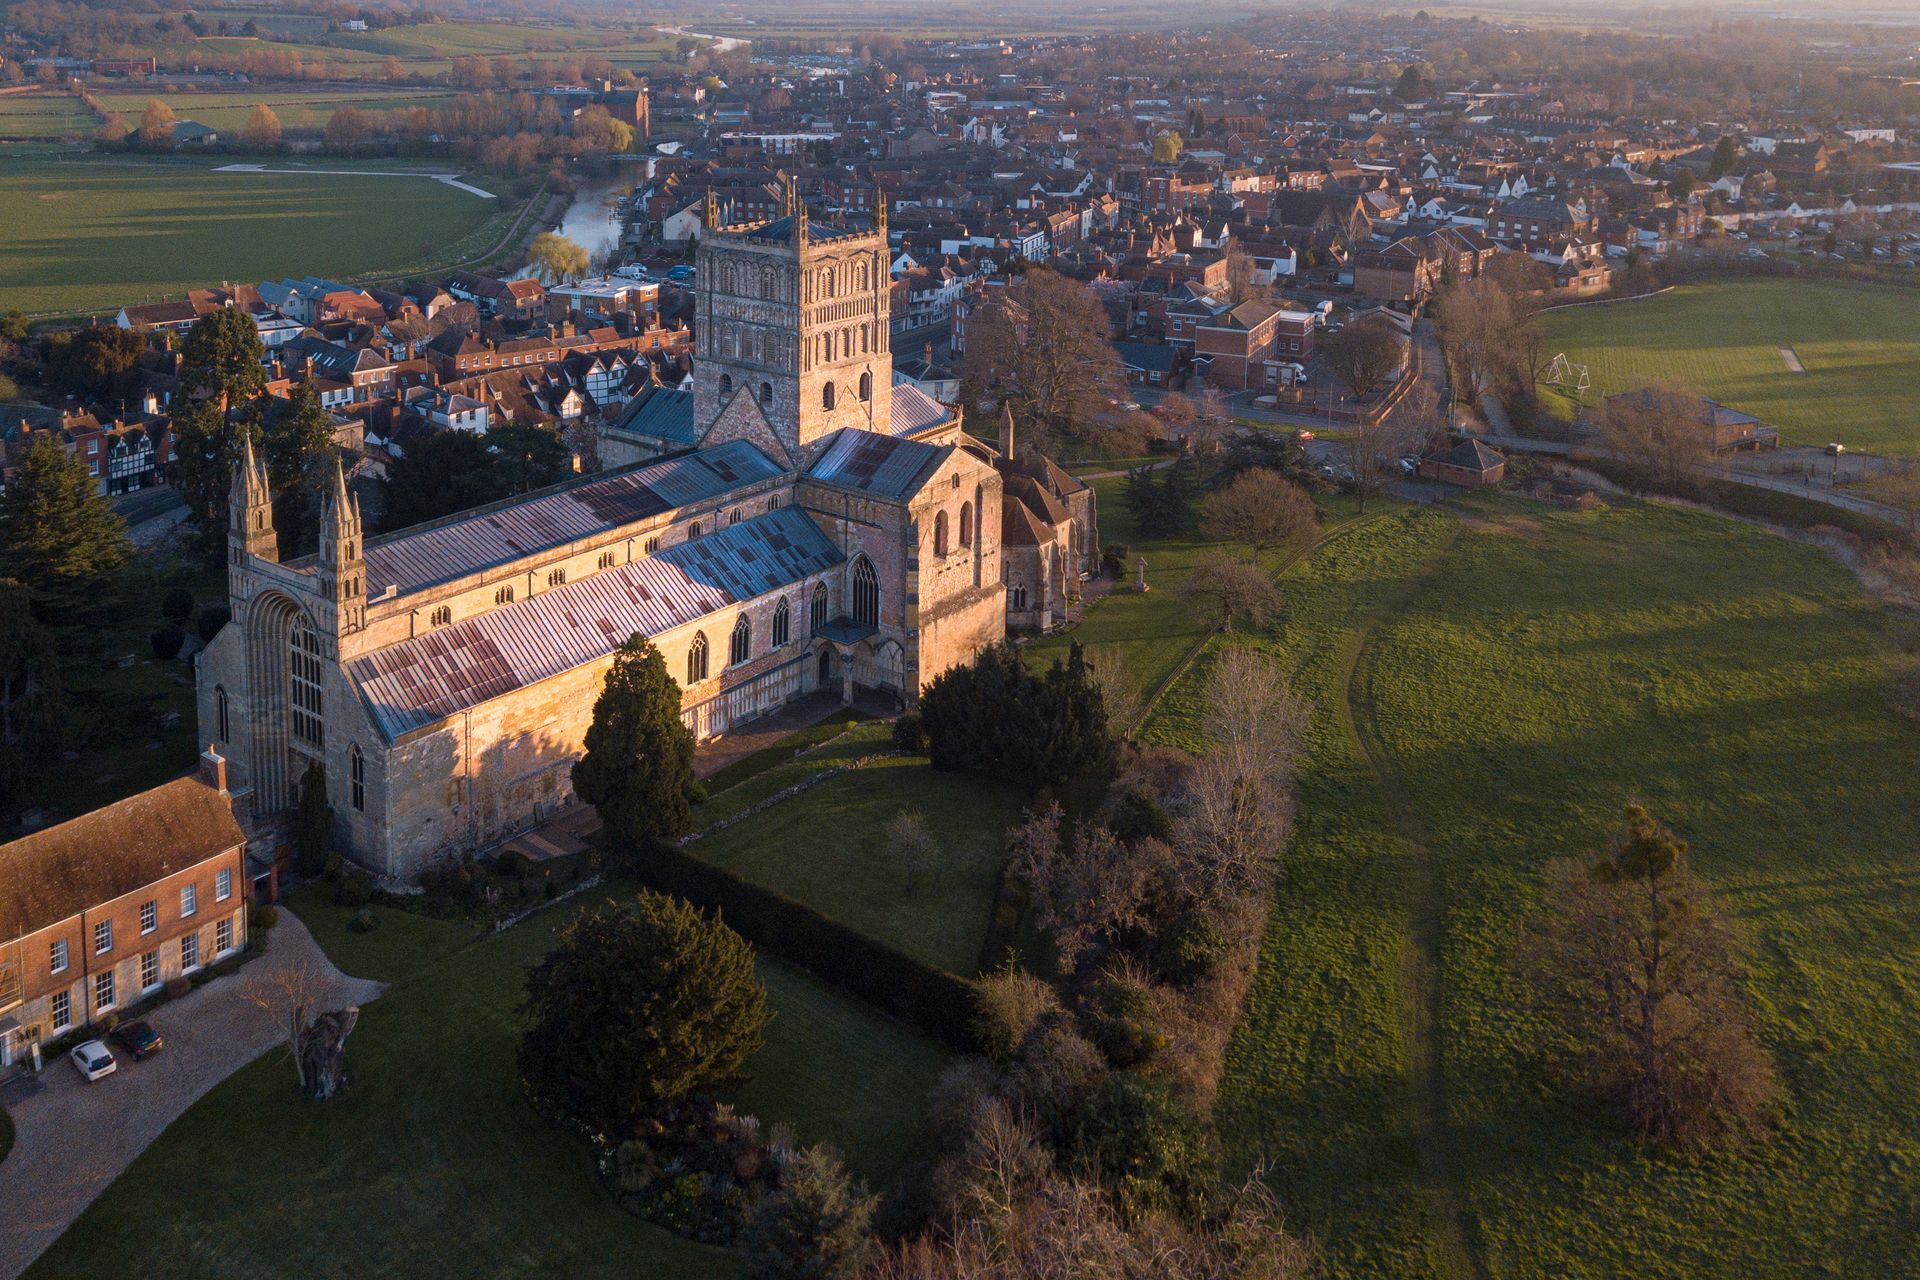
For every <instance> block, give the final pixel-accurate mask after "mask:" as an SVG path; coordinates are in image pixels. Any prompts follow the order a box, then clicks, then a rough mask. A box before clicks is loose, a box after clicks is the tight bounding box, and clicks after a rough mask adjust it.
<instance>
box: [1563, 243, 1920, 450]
mask: <svg viewBox="0 0 1920 1280" xmlns="http://www.w3.org/2000/svg"><path fill="white" fill-rule="evenodd" d="M1545 322H1546V326H1547V334H1548V337H1549V341H1550V344H1551V349H1552V350H1554V351H1564V352H1566V354H1567V358H1568V359H1569V360H1571V361H1573V362H1574V363H1576V364H1584V365H1586V366H1588V369H1589V373H1590V376H1591V378H1592V380H1593V386H1592V389H1591V390H1590V391H1589V392H1588V393H1587V395H1586V397H1585V399H1586V403H1587V404H1589V405H1591V404H1595V403H1597V402H1598V401H1599V398H1600V397H1601V396H1603V395H1607V394H1612V393H1614V392H1619V391H1629V390H1632V389H1634V388H1636V387H1641V386H1646V385H1648V384H1650V383H1656V382H1666V383H1672V384H1677V385H1681V386H1686V387H1690V388H1693V389H1695V390H1698V391H1701V392H1703V393H1705V394H1707V395H1710V396H1712V397H1714V398H1715V399H1717V400H1720V401H1721V402H1723V403H1725V404H1728V405H1731V406H1732V407H1734V408H1736V409H1740V410H1743V411H1745V412H1747V413H1751V414H1754V415H1756V416H1757V417H1759V418H1760V419H1762V420H1763V421H1765V422H1767V423H1769V424H1770V425H1772V426H1776V427H1778V428H1780V433H1781V436H1782V438H1783V439H1785V440H1787V441H1788V442H1790V443H1794V444H1808V445H1824V444H1827V443H1828V442H1829V441H1838V442H1839V443H1841V444H1844V445H1846V446H1847V447H1848V448H1849V449H1854V450H1860V451H1865V452H1872V453H1889V454H1901V455H1909V456H1911V455H1916V454H1920V414H1916V412H1915V411H1916V407H1920V397H1917V395H1916V384H1915V371H1916V370H1920V291H1915V290H1913V289H1901V288H1896V287H1893V286H1888V285H1874V284H1866V283H1843V282H1840V281H1834V280H1729V281H1716V282H1712V283H1708V284H1691V285H1682V286H1681V287H1679V288H1677V289H1675V290H1673V291H1672V292H1671V293H1665V294H1661V295H1659V296H1657V297H1652V298H1646V299H1641V300H1638V301H1633V302H1621V303H1615V304H1612V305H1608V306H1587V307H1570V308H1568V309H1566V310H1561V311H1551V312H1548V313H1547V315H1546V317H1545ZM1782 348H1786V349H1788V350H1791V351H1792V352H1793V353H1794V354H1795V355H1796V356H1797V357H1798V358H1799V360H1800V363H1801V365H1802V367H1803V368H1804V369H1805V372H1804V373H1795V372H1793V371H1791V369H1790V368H1789V367H1788V364H1787V360H1786V358H1785V357H1784V356H1783V355H1782V354H1781V349H1782Z"/></svg>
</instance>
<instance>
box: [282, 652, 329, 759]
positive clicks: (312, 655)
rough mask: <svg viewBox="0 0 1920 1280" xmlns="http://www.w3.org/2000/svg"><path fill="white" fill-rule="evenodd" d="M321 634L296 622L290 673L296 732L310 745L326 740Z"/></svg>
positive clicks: (298, 737) (297, 736) (299, 737)
mask: <svg viewBox="0 0 1920 1280" xmlns="http://www.w3.org/2000/svg"><path fill="white" fill-rule="evenodd" d="M320 670H321V668H320V637H319V636H317V635H315V634H314V633H313V632H312V631H311V630H309V629H308V628H307V627H305V626H303V625H300V624H298V623H296V624H295V625H294V628H293V652H292V661H291V662H290V663H289V664H288V668H287V671H288V675H289V676H290V677H291V682H292V686H293V736H294V737H295V738H296V739H298V740H299V741H301V742H304V743H307V744H309V745H310V746H315V747H318V746H322V745H324V744H325V742H326V734H325V731H324V730H325V724H326V722H325V720H324V718H323V715H322V712H323V705H322V702H321V697H320Z"/></svg>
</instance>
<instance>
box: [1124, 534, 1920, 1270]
mask: <svg viewBox="0 0 1920 1280" xmlns="http://www.w3.org/2000/svg"><path fill="white" fill-rule="evenodd" d="M1457 510H1458V512H1459V514H1452V513H1449V512H1447V511H1442V510H1434V509H1418V510H1405V509H1402V510H1398V511H1391V512H1389V513H1388V514H1384V515H1381V516H1379V517H1378V518H1376V519H1373V520H1369V521H1366V522H1364V523H1356V524H1354V525H1353V526H1352V527H1350V528H1349V529H1346V530H1343V531H1342V533H1341V534H1340V535H1339V536H1338V537H1336V538H1333V539H1330V540H1328V541H1327V542H1326V543H1325V544H1323V545H1322V547H1321V548H1320V549H1319V550H1318V552H1316V554H1315V555H1314V557H1313V558H1312V559H1310V560H1308V561H1304V562H1302V563H1300V564H1298V565H1296V566H1295V567H1294V568H1293V569H1291V570H1290V571H1289V572H1288V573H1286V574H1285V575H1284V576H1283V577H1282V579H1281V586H1282V589H1283V593H1284V595H1285V597H1286V601H1287V603H1286V606H1285V610H1284V615H1283V616H1282V617H1281V618H1280V619H1278V620H1277V621H1276V622H1275V624H1274V625H1273V626H1272V627H1270V628H1269V629H1268V630H1267V632H1266V633H1265V634H1264V635H1262V636H1261V637H1259V638H1258V639H1257V640H1254V639H1251V638H1249V639H1247V640H1244V641H1241V642H1244V643H1259V644H1262V645H1264V646H1267V647H1269V648H1270V649H1271V650H1272V651H1274V652H1275V653H1276V654H1278V655H1279V657H1280V658H1281V660H1282V662H1283V664H1284V665H1285V666H1286V667H1287V668H1288V669H1289V670H1291V671H1293V672H1294V673H1295V677H1294V678H1295V683H1296V687H1297V688H1299V689H1300V690H1301V691H1302V692H1303V693H1305V694H1307V695H1309V696H1310V697H1312V698H1313V699H1314V701H1315V707H1316V709H1315V715H1314V723H1313V728H1312V733H1311V739H1310V756H1309V759H1308V761H1307V764H1306V766H1305V768H1304V769H1303V772H1302V777H1301V782H1300V786H1301V816H1300V821H1299V828H1298V833H1297V835H1296V838H1295V840H1294V842H1293V843H1292V845H1291V846H1290V847H1289V850H1288V854H1287V864H1286V872H1285V875H1284V879H1283V882H1282V884H1281V886H1280V888H1279V890H1278V891H1277V893H1276V895H1275V901H1274V908H1273V915H1272V917H1271V919H1270V922H1269V927H1268V930H1267V936H1266V939H1265V941H1264V944H1263V948H1262V956H1261V965H1260V970H1259V973H1258V977H1257V981H1256V985H1255V989H1254V992H1253V995H1252V998H1251V1001H1250V1006H1249V1009H1248V1011H1247V1015H1246V1018H1245V1021H1244V1023H1243V1025H1242V1026H1241V1028H1240V1029H1239V1031H1238V1032H1237V1034H1236V1037H1235V1040H1234V1043H1233V1045H1232V1047H1231V1049H1230V1052H1229V1057H1228V1067H1227V1073H1226V1078H1225V1080H1224V1081H1223V1084H1222V1088H1221V1096H1220V1104H1219V1111H1218V1115H1219V1119H1220V1121H1221V1125H1222V1129H1223V1135H1224V1137H1225V1138H1226V1141H1227V1148H1228V1153H1229V1157H1230V1170H1229V1171H1230V1172H1233V1173H1237V1172H1238V1171H1239V1170H1241V1169H1244V1168H1246V1167H1248V1166H1249V1165H1251V1164H1252V1163H1253V1162H1254V1161H1255V1160H1257V1159H1261V1158H1264V1159H1266V1160H1267V1161H1268V1163H1269V1168H1270V1169H1271V1170H1272V1173H1271V1175H1270V1176H1271V1177H1272V1180H1273V1182H1274V1185H1275V1187H1276V1190H1277V1191H1278V1192H1279V1194H1280V1196H1281V1199H1282V1201H1283V1202H1284V1203H1285V1204H1286V1206H1287V1208H1288V1211H1289V1215H1290V1217H1289V1220H1290V1222H1292V1223H1295V1224H1297V1225H1298V1226H1300V1227H1302V1228H1305V1229H1307V1230H1310V1231H1312V1232H1313V1233H1314V1234H1315V1235H1317V1236H1318V1237H1319V1238H1320V1240H1321V1243H1322V1245H1323V1247H1324V1249H1325V1254H1326V1260H1327V1263H1328V1266H1329V1270H1330V1271H1331V1273H1332V1274H1334V1275H1336V1276H1378V1275H1410V1276H1411V1275H1473V1274H1481V1275H1487V1276H1490V1277H1510V1276H1511V1277H1534V1276H1541V1277H1545V1276H1573V1275H1583V1276H1584V1275H1592V1276H1603V1275H1626V1274H1632V1275H1641V1276H1662V1277H1667V1276H1670V1277H1675V1278H1678V1277H1741V1278H1743V1280H1744V1278H1745V1277H1773V1276H1777V1277H1789V1276H1804V1275H1810V1274H1832V1275H1840V1274H1881V1275H1893V1274H1913V1273H1914V1272H1915V1271H1916V1268H1920V1233H1916V1231H1915V1230H1914V1227H1915V1219H1914V1216H1913V1214H1914V1201H1913V1199H1912V1179H1913V1170H1914V1168H1915V1161H1916V1160H1917V1159H1920V1147H1916V1144H1915V1141H1914V1139H1913V1137H1912V1135H1913V1133H1914V1132H1915V1131H1916V1128H1920V1100H1917V1099H1916V1097H1915V1095H1914V1093H1913V1090H1912V1089H1911V1087H1910V1085H1911V1063H1912V1061H1913V1059H1914V1055H1915V1053H1916V1051H1917V1050H1920V1045H1917V1044H1916V1039H1920V1037H1917V1036H1916V1033H1915V1031H1914V1029H1913V1024H1912V1019H1911V1016H1910V1015H1911V1010H1912V993H1911V990H1910V986H1911V974H1912V973H1913V972H1914V971H1915V968H1916V965H1920V912H1916V911H1915V909H1914V908H1915V903H1916V895H1917V894H1920V867H1916V865H1915V863H1914V861H1913V851H1914V849H1915V848H1916V847H1920V804H1916V799H1920V797H1916V790H1917V789H1920V782H1916V778H1920V728H1916V727H1915V726H1914V725H1913V724H1911V723H1909V722H1907V721H1904V720H1901V719H1899V718H1898V717H1896V716H1895V715H1894V713H1892V712H1891V711H1890V710H1889V709H1888V707H1887V704H1886V701H1885V699H1884V689H1885V685H1886V682H1887V680H1888V679H1889V678H1890V676H1891V675H1892V674H1893V671H1894V664H1895V663H1896V661H1897V658H1896V656H1895V654H1894V647H1893V645H1892V644H1891V637H1890V632H1891V630H1892V629H1893V627H1894V625H1895V623H1894V620H1893V619H1892V618H1891V617H1890V615H1889V614H1888V613H1887V612H1886V611H1885V610H1883V609H1882V608H1881V607H1880V606H1879V605H1877V604H1876V603H1874V602H1873V601H1871V600H1870V599H1869V598H1868V597H1866V596H1865V595H1864V593H1863V592H1862V591H1861V590H1860V589H1859V588H1858V586H1857V585H1856V584H1855V583H1854V581H1853V579H1852V578H1851V576H1850V575H1849V574H1848V573H1847V572H1846V571H1845V570H1844V569H1842V568H1841V567H1840V566H1839V565H1838V564H1836V563H1835V562H1833V561H1832V560H1831V559H1829V558H1828V557H1827V556H1825V555H1824V554H1823V553H1821V552H1819V551H1817V550H1814V549H1812V548H1808V547H1803V546H1799V545H1796V544H1793V543H1789V542H1786V541H1784V540H1781V539H1777V538H1774V537H1773V536H1771V535H1769V534H1766V533H1763V532H1760V531H1758V530H1755V529H1753V528H1750V527H1748V526H1744V525H1741V524H1738V523H1736V522H1733V521H1729V520H1724V519H1720V518H1718V517H1714V516H1710V515H1705V514H1698V513H1692V512H1684V511H1679V510H1676V509H1672V508H1667V507H1661V506H1655V505H1643V504H1638V503H1631V502H1628V503H1623V504H1621V505H1616V506H1612V507H1607V508H1602V509H1600V510H1597V511H1594V512H1588V513H1573V512H1565V511H1559V510H1555V509H1552V508H1548V507H1545V506H1541V505H1538V504H1534V503H1530V502H1525V501H1522V500H1518V499H1511V498H1505V497H1498V496H1485V497H1478V498H1472V499H1465V500H1462V501H1460V502H1459V503H1458V504H1457ZM1219 643H1220V641H1218V640H1215V641H1213V642H1211V643H1210V646H1209V647H1210V649H1211V647H1212V646H1213V645H1217V644H1219ZM1204 670H1205V663H1204V660H1203V661H1202V662H1201V663H1200V664H1197V665H1196V667H1195V669H1194V670H1192V671H1191V672H1189V673H1188V674H1187V675H1186V676H1184V677H1183V678H1182V680H1181V681H1180V683H1179V684H1178V685H1176V687H1175V689H1174V690H1173V692H1172V693H1171V694H1170V695H1169V697H1168V698H1167V699H1166V700H1165V701H1164V702H1163V704H1162V709H1161V711H1160V712H1158V713H1157V714H1156V715H1155V716H1154V717H1153V718H1152V719H1150V721H1149V723H1148V726H1147V736H1149V737H1150V738H1155V739H1158V740H1162V741H1168V742H1178V743H1185V744H1191V743H1192V742H1194V741H1195V740H1196V739H1197V735H1198V732H1199V725H1198V722H1197V718H1196V715H1195V713H1194V712H1193V710H1192V708H1193V707H1194V706H1195V705H1196V704H1197V694H1196V695H1194V696H1187V695H1186V693H1185V691H1186V690H1187V689H1188V688H1189V687H1193V688H1197V685H1198V683H1199V681H1200V680H1201V679H1202V678H1203V676H1204ZM1634 797H1640V798H1644V799H1646V800H1647V801H1648V802H1650V803H1651V804H1652V806H1653V807H1654V808H1655V810H1656V811H1658V812H1659V813H1660V814H1661V815H1662V816H1663V817H1665V818H1666V819H1667V820H1668V821H1670V822H1672V823H1673V824H1674V826H1675V827H1676V828H1677V829H1678V830H1679V831H1680V832H1681V833H1682V834H1683V835H1685V836H1686V837H1687V838H1689V839H1690V840H1691V841H1692V842H1693V845H1694V850H1695V859H1696V865H1697V866H1698V867H1699V868H1700V870H1701V871H1702V873H1703V874H1704V875H1705V876H1706V877H1707V878H1708V879H1709V880H1710V881H1711V882H1712V883H1714V884H1715V886H1716V887H1717V888H1718V890H1719V892H1720V894H1721V897H1722V900H1723V903H1724V904H1725V906H1726V908H1727V909H1728V911H1729V913H1730V915H1731V916H1732V918H1733V920H1734V923H1735V925H1736V928H1737V929H1738V930H1739V931H1740V933H1741V934H1742V935H1743V938H1744V940H1745V942H1746V946H1747V954H1748V957H1749V961H1750V966H1751V967H1750V976H1749V983H1750V986H1751V988H1752V991H1753V994H1754V997H1755V1004H1756V1008H1757V1011H1758V1016H1759V1018H1760V1021H1761V1027H1762V1033H1763V1037H1764V1039H1765V1040H1766V1042H1767V1043H1768V1044H1769V1046H1770V1047H1771V1048H1772V1049H1773V1051H1774V1053H1775V1054H1776V1055H1777V1057H1778V1061H1779V1064H1780V1068H1781V1071H1782V1074H1783V1076H1784V1078H1785V1082H1786V1085H1787V1089H1788V1092H1789V1095H1790V1099H1791V1103H1790V1106H1791V1111H1790V1116H1789V1119H1788V1121H1787V1124H1786V1127H1785V1128H1784V1130H1783V1131H1782V1132H1780V1133H1779V1134H1778V1135H1776V1136H1775V1137H1774V1138H1773V1140H1772V1141H1770V1142H1768V1143H1766V1144H1764V1145H1762V1146H1760V1147H1758V1148H1755V1149H1753V1150H1751V1151H1748V1152H1744V1153H1737V1154H1734V1155H1731V1156H1728V1157H1724V1158H1721V1159H1717V1160H1714V1161H1710V1162H1707V1163H1703V1164H1698V1165H1692V1164H1686V1163H1683V1162H1678V1161H1673V1162H1669V1161H1664V1160H1658V1159H1649V1158H1646V1157H1644V1156H1643V1155H1642V1154H1641V1153H1640V1152H1639V1151H1638V1150H1637V1149H1636V1148H1635V1146H1634V1145H1633V1143H1632V1142H1631V1141H1630V1140H1628V1139H1626V1138H1625V1137H1623V1136H1621V1134H1620V1133H1619V1132H1618V1131H1617V1130H1616V1129H1614V1128H1613V1127H1612V1126H1611V1125H1610V1124H1609V1123H1608V1122H1607V1121H1606V1120H1605V1119H1604V1118H1601V1117H1598V1116H1596V1115H1593V1114H1591V1113H1589V1112H1588V1111H1587V1109H1586V1108H1584V1107H1583V1106H1581V1105H1579V1104H1577V1103H1575V1102H1572V1101H1569V1100H1566V1099H1563V1098H1561V1097H1560V1096H1559V1095H1558V1094H1556V1093H1555V1092H1554V1091H1552V1090H1551V1089H1550V1088H1549V1087H1548V1084H1547V1079H1546V1076H1545V1074H1544V1068H1543V1063H1542V1061H1541V1059H1540V1056H1539V1055H1540V1051H1541V1049H1540V1046H1541V1044H1542V1041H1543V1034H1542V1028H1541V1027H1540V1026H1538V1025H1537V1024H1535V1023H1534V1022H1532V1021H1531V1020H1530V1019H1529V1018H1528V1017H1527V1016H1526V1015H1524V1014H1523V1013H1522V1012H1521V1011H1520V1004H1519V1000H1518V996H1519V992H1518V990H1517V988H1516V985H1515V984H1514V982H1513V981H1512V979H1511V977H1510V976H1509V975H1510V972H1511V970H1510V961H1511V944H1512V941H1513V939H1514V937H1515V934H1516V930H1517V927H1518V921H1519V919H1520V918H1521V917H1522V916H1523V915H1524V913H1525V912H1526V910H1527V909H1528V908H1529V907H1530V905H1531V904H1532V902H1533V901H1534V900H1535V894H1536V893H1537V885H1538V874H1539V869H1540V867H1541V866H1542V864H1544V863H1545V862H1546V861H1547V860H1548V859H1550V858H1552V857H1555V856H1559V855H1562V854H1565V853H1573V852H1579V851H1582V850H1587V849H1591V848H1593V847H1596V846H1598V845H1599V844H1600V843H1601V842H1602V841H1604V840H1605V839H1606V837H1607V836H1608V835H1609V834H1610V833H1611V832H1612V831H1613V830H1614V829H1615V828H1616V827H1617V826H1618V824H1619V822H1620V820H1621V813H1622V808H1623V806H1624V805H1625V803H1626V801H1627V800H1628V799H1630V798H1634Z"/></svg>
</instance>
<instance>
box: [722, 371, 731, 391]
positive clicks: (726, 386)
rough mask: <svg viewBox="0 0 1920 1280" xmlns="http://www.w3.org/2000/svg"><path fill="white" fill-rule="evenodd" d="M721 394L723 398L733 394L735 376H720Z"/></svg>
mask: <svg viewBox="0 0 1920 1280" xmlns="http://www.w3.org/2000/svg"><path fill="white" fill-rule="evenodd" d="M720 394H721V395H723V396H725V395H732V394H733V375H732V374H730V373H723V374H721V375H720Z"/></svg>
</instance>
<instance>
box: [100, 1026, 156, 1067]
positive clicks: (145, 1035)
mask: <svg viewBox="0 0 1920 1280" xmlns="http://www.w3.org/2000/svg"><path fill="white" fill-rule="evenodd" d="M112 1039H113V1042H114V1043H115V1044H117V1045H119V1046H120V1047H121V1048H122V1049H125V1050H126V1051H127V1052H128V1053H130V1054H132V1055H133V1060H134V1061H135V1062H142V1061H145V1060H146V1059H148V1058H151V1057H152V1056H153V1055H154V1054H156V1053H158V1052H160V1048H161V1043H162V1042H161V1040H160V1033H159V1032H158V1031H155V1030H154V1029H153V1028H152V1027H150V1026H148V1025H147V1024H146V1023H144V1022H123V1023H121V1024H120V1025H119V1026H117V1027H115V1028H114V1029H113V1036H112Z"/></svg>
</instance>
